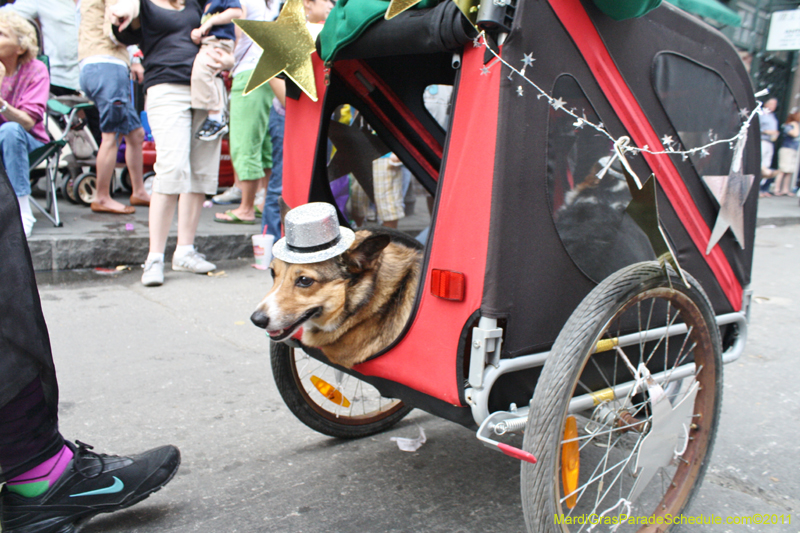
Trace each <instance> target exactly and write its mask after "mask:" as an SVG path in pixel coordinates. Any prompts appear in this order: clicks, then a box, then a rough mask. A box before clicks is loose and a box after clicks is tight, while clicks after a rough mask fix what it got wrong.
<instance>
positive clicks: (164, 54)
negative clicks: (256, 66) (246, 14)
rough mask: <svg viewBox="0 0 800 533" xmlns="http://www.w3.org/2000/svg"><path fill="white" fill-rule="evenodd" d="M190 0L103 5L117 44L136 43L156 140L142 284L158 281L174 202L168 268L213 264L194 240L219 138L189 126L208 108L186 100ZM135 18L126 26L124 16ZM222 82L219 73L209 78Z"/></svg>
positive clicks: (224, 63) (193, 6)
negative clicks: (202, 136) (200, 135)
mask: <svg viewBox="0 0 800 533" xmlns="http://www.w3.org/2000/svg"><path fill="white" fill-rule="evenodd" d="M202 13H203V5H202V4H201V3H200V2H199V1H198V0H185V2H184V1H183V0H144V1H142V2H139V1H138V0H120V1H119V2H117V3H116V4H114V5H112V6H109V7H108V16H109V17H110V20H111V23H112V25H113V26H114V35H115V36H116V37H117V39H118V40H119V41H120V42H122V43H125V44H139V47H140V49H141V50H142V53H143V54H144V61H143V63H142V64H143V66H144V89H145V92H146V103H145V108H146V110H147V118H148V121H149V122H150V128H151V130H152V132H153V138H154V140H155V144H156V162H155V165H154V170H155V172H156V176H155V180H154V182H153V194H152V195H151V198H150V214H149V223H150V253H149V254H148V256H147V259H146V261H145V263H144V272H143V274H142V284H144V285H145V286H148V287H150V286H158V285H161V284H163V283H164V252H165V248H166V245H167V237H168V235H169V230H170V227H171V226H172V219H173V217H174V215H175V208H176V207H177V209H178V246H177V248H176V249H175V253H174V255H173V257H172V270H174V271H183V272H194V273H197V274H205V273H208V272H211V271H212V270H215V269H216V268H217V267H216V265H214V264H213V263H211V262H209V261H206V259H205V256H204V255H202V254H200V253H199V252H198V251H197V250H196V249H195V247H194V238H195V234H196V232H197V224H198V223H199V222H200V212H201V211H202V209H203V201H204V200H205V195H206V194H214V193H216V191H217V185H218V173H219V157H220V148H221V144H222V139H220V138H217V139H214V140H212V141H201V140H199V139H196V138H195V133H196V132H197V131H198V130H199V129H200V127H201V126H202V124H203V122H204V121H205V119H206V118H208V112H207V111H204V110H198V109H193V108H192V104H191V76H192V65H193V64H194V59H195V56H196V55H197V52H198V50H199V47H198V46H197V45H196V44H195V43H194V42H192V39H191V33H192V30H193V29H195V28H198V27H199V26H200V24H201V23H200V18H201V16H202ZM134 20H137V21H138V26H137V27H136V28H135V29H134V27H132V26H131V22H133V21H134ZM209 55H210V57H211V58H212V60H213V61H214V62H216V64H215V65H214V66H215V68H218V69H220V70H222V69H229V68H230V67H231V66H233V56H232V55H230V54H225V52H223V51H221V50H220V49H213V50H211V51H210V52H209ZM217 82H218V83H222V80H219V79H218V80H217Z"/></svg>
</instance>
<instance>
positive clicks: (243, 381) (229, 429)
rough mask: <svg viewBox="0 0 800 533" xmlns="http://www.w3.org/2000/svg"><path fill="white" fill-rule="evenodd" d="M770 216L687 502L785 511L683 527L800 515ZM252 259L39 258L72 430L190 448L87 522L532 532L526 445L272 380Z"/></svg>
mask: <svg viewBox="0 0 800 533" xmlns="http://www.w3.org/2000/svg"><path fill="white" fill-rule="evenodd" d="M777 200H779V201H778V202H776V203H775V204H774V206H776V209H777V207H779V206H785V208H786V209H787V210H789V209H790V208H792V207H794V208H795V209H797V200H796V199H794V200H791V201H789V200H790V199H777ZM766 212H767V210H766V209H762V215H763V214H764V213H766ZM773 218H775V217H773ZM66 222H69V221H68V220H67V221H66ZM773 222H774V221H773ZM769 226H770V224H765V225H762V226H761V227H759V229H758V231H757V232H756V241H755V247H754V253H755V257H754V260H753V278H752V285H751V286H752V289H753V291H754V293H753V302H754V303H753V306H752V310H751V320H750V327H749V328H748V332H747V333H748V334H747V345H746V346H745V350H744V353H743V354H742V356H741V358H740V359H739V360H737V361H735V362H732V363H730V364H729V365H726V366H725V369H724V371H723V373H724V392H723V401H722V413H721V418H720V423H719V430H718V434H717V438H716V444H715V446H714V450H713V456H712V458H711V463H710V466H709V469H708V472H707V474H706V476H705V480H704V482H703V484H702V486H701V487H700V489H699V491H698V494H697V497H696V498H695V501H694V504H693V506H692V507H691V509H690V510H689V511H688V513H687V514H688V515H689V516H692V517H698V516H700V515H703V516H705V517H706V518H707V517H709V516H710V515H712V514H713V515H714V516H717V517H723V518H737V517H738V518H739V519H741V518H742V517H744V518H749V517H753V516H754V515H756V514H758V515H759V516H760V517H764V516H769V517H773V516H774V517H775V519H776V521H777V523H774V524H772V523H771V524H770V525H762V524H759V525H755V524H756V522H750V523H744V525H733V524H725V523H723V524H720V525H704V526H696V525H694V526H685V527H683V528H676V533H745V532H747V533H798V531H800V528H798V525H797V520H798V516H797V513H798V510H800V475H798V472H800V454H798V453H797V450H798V445H797V443H798V442H800V411H798V409H797V405H798V404H800V388H798V387H797V383H798V382H800V365H798V364H797V361H798V356H800V349H799V348H798V343H797V317H798V316H799V315H800V284H799V283H794V282H792V279H793V274H792V273H793V272H794V271H795V270H796V268H797V265H798V263H800V246H798V244H797V226H788V225H787V226H777V224H776V225H775V227H769ZM250 262H252V260H243V259H239V260H230V261H221V262H220V263H219V270H220V272H219V273H218V275H216V276H196V275H192V274H188V273H185V272H172V271H171V270H169V269H167V270H166V276H167V280H166V283H165V284H164V285H163V286H161V287H144V286H142V284H141V283H140V282H139V276H140V272H141V271H138V272H137V271H136V269H134V270H124V271H120V272H118V273H116V274H115V275H104V276H101V275H98V273H97V272H96V271H93V270H81V271H75V270H72V271H59V272H50V271H48V272H39V273H37V276H36V278H37V282H38V286H39V292H40V295H41V301H42V309H43V311H44V315H45V319H46V321H47V326H48V330H49V335H50V341H51V345H52V348H53V357H54V360H55V365H56V369H57V372H58V378H59V392H60V405H59V427H60V429H61V432H62V434H63V435H64V436H65V437H66V438H68V439H80V440H81V441H83V442H87V443H89V444H92V445H94V446H95V447H96V450H97V451H98V452H102V453H119V454H126V455H127V454H131V453H137V452H139V451H142V450H145V449H148V448H150V447H153V446H157V445H160V444H166V443H171V444H174V445H176V446H178V447H179V448H180V450H181V454H182V464H181V468H180V470H179V471H178V474H177V475H176V477H175V479H173V480H172V481H171V482H170V484H169V485H167V486H166V487H165V488H164V489H163V490H161V491H159V492H158V493H156V494H153V495H152V496H151V497H150V498H148V499H147V500H145V501H144V502H142V503H140V504H138V505H135V506H133V507H131V508H130V509H126V510H123V511H120V512H116V513H112V514H107V515H100V516H98V517H97V518H95V519H93V520H92V521H91V522H89V523H88V524H87V525H86V526H85V528H84V529H82V530H81V531H82V533H192V532H194V533H221V532H222V533H422V532H424V533H512V532H513V533H516V532H522V531H525V530H526V528H525V523H524V520H523V515H522V502H521V497H520V494H521V490H520V467H519V461H517V460H515V459H512V458H511V457H508V456H506V455H503V454H500V453H497V452H495V451H492V450H490V449H489V448H486V447H484V446H482V445H481V444H480V442H479V441H478V440H477V439H476V438H475V432H474V431H470V430H468V429H466V428H463V427H461V426H459V425H457V424H454V423H452V422H448V421H446V420H443V419H440V418H437V417H435V416H433V415H430V414H427V413H425V412H423V411H420V410H414V411H413V412H412V413H411V414H410V415H409V416H408V417H406V418H405V419H403V420H402V421H401V422H400V423H398V424H397V425H396V426H394V427H393V428H391V429H390V430H388V431H386V432H385V433H381V434H378V435H374V436H372V437H367V438H364V439H356V440H349V441H348V440H339V439H332V438H328V437H326V436H325V435H322V434H320V433H316V432H315V431H313V430H311V429H309V428H308V427H306V426H305V425H303V424H302V423H301V422H300V421H299V420H298V419H297V418H295V416H294V415H293V414H292V412H291V411H290V410H289V408H288V407H287V406H286V404H285V403H284V401H283V400H282V399H281V396H280V394H279V391H278V390H277V387H276V386H275V384H274V380H273V377H272V372H271V368H270V357H269V353H268V349H269V344H268V342H269V341H268V339H267V338H266V337H265V335H264V331H263V330H260V329H258V328H256V327H255V326H253V325H252V324H251V323H250V321H249V319H248V318H249V315H250V313H251V312H252V311H253V309H254V308H255V306H256V305H257V303H258V301H259V300H260V299H261V298H262V297H263V295H264V294H265V293H266V292H267V290H268V289H269V287H270V276H269V274H268V273H266V272H261V271H258V270H255V269H253V268H250V266H249V264H250ZM434 341H435V339H433V340H432V343H431V349H435V346H436V343H435V342H434ZM420 428H422V429H423V430H424V432H425V434H426V436H427V442H426V443H425V444H424V445H423V446H422V447H421V448H419V449H418V450H417V451H415V452H412V453H409V452H404V451H400V450H399V449H398V446H397V444H396V443H395V442H392V441H391V440H390V439H391V438H392V437H403V438H415V437H418V436H419V429H420ZM515 438H516V437H515ZM516 442H517V443H519V442H520V440H519V439H518V440H517V441H516ZM792 515H794V516H792ZM792 519H794V521H793V523H792ZM765 523H766V522H765ZM609 527H610V526H606V527H598V528H596V529H593V531H594V532H595V533H597V532H608V531H609ZM584 531H585V528H584Z"/></svg>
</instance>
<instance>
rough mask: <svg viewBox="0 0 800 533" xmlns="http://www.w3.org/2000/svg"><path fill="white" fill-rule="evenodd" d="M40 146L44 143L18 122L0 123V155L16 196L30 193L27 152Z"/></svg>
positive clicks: (29, 171)
mask: <svg viewBox="0 0 800 533" xmlns="http://www.w3.org/2000/svg"><path fill="white" fill-rule="evenodd" d="M41 146H44V143H43V142H42V141H40V140H39V139H37V138H36V137H34V136H33V135H31V134H30V133H28V132H27V131H25V128H23V127H22V126H21V125H20V124H17V123H16V122H4V123H3V124H0V157H2V159H3V166H5V168H6V174H7V175H8V179H9V180H10V181H11V186H12V187H14V193H15V194H16V195H17V196H27V195H29V194H30V193H31V178H30V173H31V169H30V163H29V162H28V154H29V153H31V152H33V151H34V150H36V149H37V148H39V147H41Z"/></svg>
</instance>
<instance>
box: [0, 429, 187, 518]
mask: <svg viewBox="0 0 800 533" xmlns="http://www.w3.org/2000/svg"><path fill="white" fill-rule="evenodd" d="M76 442H77V443H78V447H77V448H76V447H75V445H73V444H72V443H71V442H68V443H67V446H69V448H70V449H71V450H72V452H73V453H74V454H75V457H73V458H72V460H71V461H70V462H69V464H68V465H67V468H66V470H64V473H63V474H61V477H60V478H58V480H57V481H56V482H55V483H54V484H53V486H52V487H50V489H49V490H48V491H47V492H45V493H44V494H42V495H41V496H37V497H36V498H25V497H23V496H20V495H18V494H14V493H12V492H9V491H8V490H3V492H2V515H0V517H1V518H0V524H1V525H2V532H3V533H72V532H74V531H76V526H80V525H81V524H83V523H84V522H86V521H87V520H89V519H90V518H91V517H93V516H94V515H96V514H99V513H110V512H113V511H118V510H119V509H124V508H125V507H130V506H131V505H133V504H135V503H138V502H140V501H142V500H144V499H145V498H147V497H148V496H149V495H150V494H151V493H153V492H155V491H157V490H159V489H160V488H161V487H163V486H164V485H166V484H167V483H168V482H169V480H171V479H172V477H173V476H174V475H175V472H177V471H178V466H179V465H180V463H181V454H180V451H178V448H176V447H175V446H162V447H160V448H155V449H153V450H150V451H147V452H144V453H142V454H139V455H134V456H131V457H119V456H116V455H105V454H96V453H94V452H92V451H90V450H91V449H92V447H91V446H88V445H86V444H83V443H82V442H80V441H76Z"/></svg>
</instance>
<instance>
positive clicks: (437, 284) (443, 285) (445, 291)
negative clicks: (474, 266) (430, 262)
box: [431, 268, 466, 302]
mask: <svg viewBox="0 0 800 533" xmlns="http://www.w3.org/2000/svg"><path fill="white" fill-rule="evenodd" d="M465 287H466V278H465V277H464V274H462V273H461V272H451V271H449V270H439V269H436V268H434V269H433V271H432V272H431V294H433V295H434V296H438V297H439V298H443V299H445V300H454V301H456V302H460V301H463V300H464V291H465Z"/></svg>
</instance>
